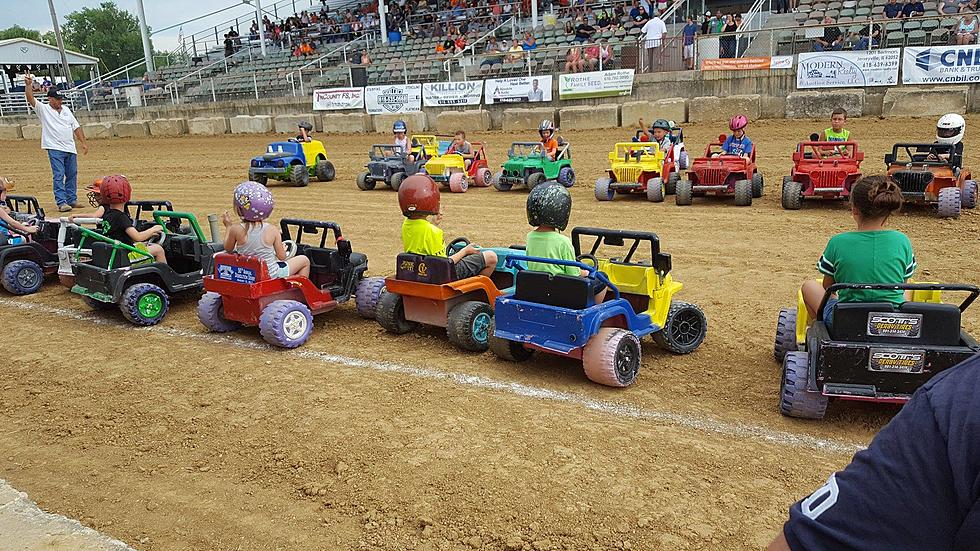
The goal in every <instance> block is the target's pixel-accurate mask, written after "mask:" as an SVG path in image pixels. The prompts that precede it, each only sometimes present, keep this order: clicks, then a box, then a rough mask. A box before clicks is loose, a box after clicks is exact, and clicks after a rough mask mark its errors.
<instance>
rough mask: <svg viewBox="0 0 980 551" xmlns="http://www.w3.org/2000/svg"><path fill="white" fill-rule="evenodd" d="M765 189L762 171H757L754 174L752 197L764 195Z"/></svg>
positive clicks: (756, 197)
mask: <svg viewBox="0 0 980 551" xmlns="http://www.w3.org/2000/svg"><path fill="white" fill-rule="evenodd" d="M763 191H764V187H763V182H762V173H760V172H756V173H755V174H753V175H752V198H753V199H758V198H759V197H762V192H763Z"/></svg>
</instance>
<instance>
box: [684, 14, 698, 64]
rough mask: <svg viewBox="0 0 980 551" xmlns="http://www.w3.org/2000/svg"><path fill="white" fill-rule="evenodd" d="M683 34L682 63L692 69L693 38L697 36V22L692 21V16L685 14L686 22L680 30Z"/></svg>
mask: <svg viewBox="0 0 980 551" xmlns="http://www.w3.org/2000/svg"><path fill="white" fill-rule="evenodd" d="M681 32H682V34H683V35H684V53H683V55H684V64H685V65H686V66H687V68H688V69H694V40H695V39H696V38H697V36H698V24H697V23H695V22H694V16H693V15H688V16H687V24H686V25H684V29H683V30H682V31H681Z"/></svg>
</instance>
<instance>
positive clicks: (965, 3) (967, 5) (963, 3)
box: [958, 0, 977, 13]
mask: <svg viewBox="0 0 980 551" xmlns="http://www.w3.org/2000/svg"><path fill="white" fill-rule="evenodd" d="M958 11H959V12H960V13H965V12H969V13H972V12H975V11H977V0H960V1H959V6H958Z"/></svg>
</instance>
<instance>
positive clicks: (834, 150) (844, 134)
mask: <svg viewBox="0 0 980 551" xmlns="http://www.w3.org/2000/svg"><path fill="white" fill-rule="evenodd" d="M846 122H847V111H845V110H844V108H843V107H838V108H836V109H834V112H833V113H831V114H830V128H827V129H825V130H824V131H823V132H821V133H820V141H821V142H846V141H850V139H851V131H850V130H848V129H846V128H844V123H846ZM821 153H822V154H823V155H840V156H842V157H846V156H847V154H848V151H847V148H846V147H828V148H825V149H823V150H822V151H821Z"/></svg>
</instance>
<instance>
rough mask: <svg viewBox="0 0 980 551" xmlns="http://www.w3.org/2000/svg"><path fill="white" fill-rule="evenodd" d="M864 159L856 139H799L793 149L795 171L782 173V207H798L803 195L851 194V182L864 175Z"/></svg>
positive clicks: (841, 197) (817, 196)
mask: <svg viewBox="0 0 980 551" xmlns="http://www.w3.org/2000/svg"><path fill="white" fill-rule="evenodd" d="M813 137H816V138H819V136H811V138H813ZM863 160H864V152H862V151H858V145H857V143H856V142H821V141H819V140H818V139H817V140H813V139H812V140H810V141H806V142H800V143H799V144H797V146H796V151H795V152H794V153H793V171H792V172H791V173H790V175H789V176H784V177H783V189H782V205H783V208H784V209H788V210H798V209H799V208H800V207H802V206H803V201H804V199H815V198H824V199H846V198H848V197H850V196H851V186H852V185H854V182H857V181H858V180H860V179H861V161H863Z"/></svg>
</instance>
